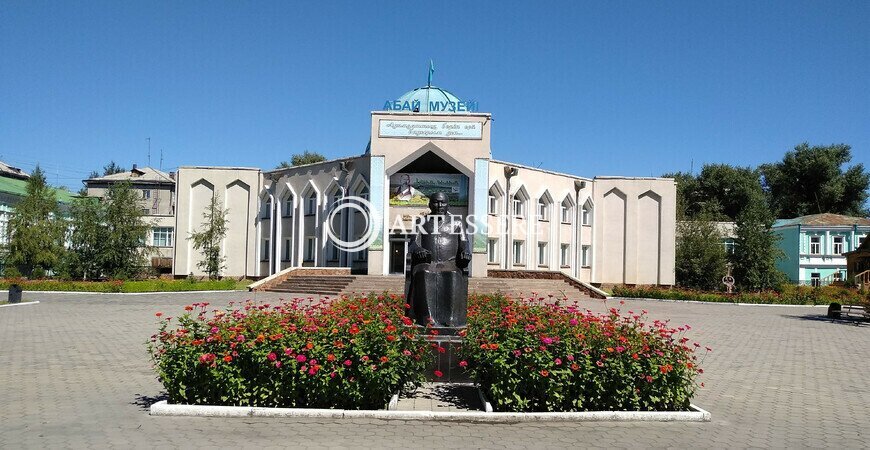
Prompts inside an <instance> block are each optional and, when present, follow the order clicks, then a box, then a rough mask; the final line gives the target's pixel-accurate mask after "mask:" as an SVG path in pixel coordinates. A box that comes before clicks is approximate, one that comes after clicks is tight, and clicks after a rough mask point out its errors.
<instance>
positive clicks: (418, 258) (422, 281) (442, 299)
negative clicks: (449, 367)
mask: <svg viewBox="0 0 870 450" xmlns="http://www.w3.org/2000/svg"><path fill="white" fill-rule="evenodd" d="M429 209H430V210H431V212H430V213H429V214H428V215H426V216H425V217H424V221H423V223H422V226H421V227H418V228H417V231H418V234H415V235H413V236H411V242H410V246H409V248H408V251H409V252H410V253H411V269H410V270H409V271H408V274H407V283H406V284H407V288H406V289H407V292H406V297H405V298H406V300H407V302H408V304H409V305H410V309H409V311H408V312H407V313H408V316H409V317H410V318H412V319H414V322H416V323H417V324H418V325H422V326H425V325H427V324H428V323H429V321H430V319H431V321H432V326H434V327H438V328H461V327H464V326H465V320H466V314H467V303H468V277H467V276H466V275H465V273H464V272H463V269H465V268H466V267H468V263H469V262H471V252H470V251H469V249H468V238H467V235H466V231H465V224H464V222H463V221H462V219H461V218H460V217H458V216H452V215H450V213H449V212H448V211H447V195H446V194H444V193H443V192H438V193H436V194H433V195H432V196H431V197H429Z"/></svg>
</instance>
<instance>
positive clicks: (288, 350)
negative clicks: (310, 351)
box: [284, 348, 293, 356]
mask: <svg viewBox="0 0 870 450" xmlns="http://www.w3.org/2000/svg"><path fill="white" fill-rule="evenodd" d="M292 353H293V349H292V348H285V349H284V354H285V355H287V356H290V355H291V354H292Z"/></svg>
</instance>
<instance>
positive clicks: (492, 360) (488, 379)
mask: <svg viewBox="0 0 870 450" xmlns="http://www.w3.org/2000/svg"><path fill="white" fill-rule="evenodd" d="M644 314H645V312H642V313H638V314H635V313H633V312H632V311H629V312H628V315H626V316H622V315H620V313H619V311H618V310H616V309H611V310H610V312H609V313H608V314H605V315H595V314H592V313H590V312H582V311H580V310H577V309H576V307H567V308H566V307H559V306H554V305H541V304H532V303H526V302H521V301H516V300H510V299H505V298H504V297H501V296H473V297H471V298H470V299H469V309H468V329H467V335H466V341H465V343H464V345H463V347H462V353H461V354H462V356H463V357H464V358H466V360H464V361H461V362H460V365H462V366H466V365H467V367H468V368H469V370H470V371H471V374H472V376H473V377H474V379H475V380H476V381H477V382H478V383H479V384H480V386H481V389H483V390H484V392H485V393H486V395H487V396H488V397H489V399H490V401H491V402H492V404H493V406H494V408H495V409H496V410H498V411H599V410H601V411H622V410H632V411H663V410H686V409H688V408H689V401H690V400H691V398H692V396H693V395H694V393H695V389H696V384H695V379H696V376H697V375H698V374H700V373H702V372H703V371H702V370H701V369H700V368H699V366H698V361H697V360H696V356H695V355H694V349H695V347H693V346H690V345H688V339H687V338H685V337H683V333H684V332H685V331H686V330H688V329H689V327H688V326H686V327H680V328H676V329H674V328H670V327H669V326H668V325H667V324H666V323H663V322H659V321H655V322H652V323H647V322H646V318H645V317H644ZM697 345H698V344H695V346H697ZM708 351H709V349H708Z"/></svg>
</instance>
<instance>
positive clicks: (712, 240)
mask: <svg viewBox="0 0 870 450" xmlns="http://www.w3.org/2000/svg"><path fill="white" fill-rule="evenodd" d="M726 261H727V255H726V253H725V247H724V245H723V244H722V234H721V233H720V231H719V229H718V227H717V226H716V222H714V221H713V220H712V215H711V214H710V213H708V212H706V211H702V212H701V213H699V214H698V215H696V216H695V217H693V218H690V219H687V220H681V221H679V222H677V249H676V278H677V285H678V286H681V287H687V288H690V289H701V290H707V291H710V290H716V289H717V288H719V287H721V283H720V280H721V279H722V277H723V276H725V273H726Z"/></svg>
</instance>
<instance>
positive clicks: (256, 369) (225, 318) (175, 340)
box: [149, 295, 432, 409]
mask: <svg viewBox="0 0 870 450" xmlns="http://www.w3.org/2000/svg"><path fill="white" fill-rule="evenodd" d="M207 306H208V303H199V304H194V305H192V306H187V307H185V309H186V310H188V311H192V312H189V313H187V314H184V315H182V316H181V317H180V318H178V319H177V320H176V321H175V322H173V321H172V319H171V318H165V319H162V320H161V322H160V331H159V332H158V333H157V334H156V335H154V336H153V337H152V339H151V342H150V343H149V352H150V353H151V356H152V358H153V360H154V363H155V367H156V370H157V374H158V377H159V379H160V381H161V382H162V383H163V386H164V388H165V389H166V391H167V393H168V394H169V401H170V402H172V403H184V404H210V405H239V406H271V407H311V408H344V409H380V408H383V407H384V405H385V404H386V403H387V401H389V398H390V396H391V395H392V394H394V393H395V392H397V391H398V390H399V389H400V388H402V387H404V386H406V385H409V384H410V385H415V384H417V383H420V382H421V381H422V380H423V379H424V375H423V374H424V371H425V369H426V367H428V364H429V362H430V361H429V360H430V358H431V356H432V353H431V351H430V350H429V348H428V344H427V342H426V341H425V340H424V339H422V338H421V337H420V336H419V335H418V334H417V328H416V327H414V326H409V325H410V324H411V321H410V319H408V318H407V317H404V301H403V300H402V298H401V297H397V296H383V295H381V296H375V295H370V296H368V297H354V298H343V299H339V300H335V301H333V302H331V303H329V304H326V303H317V304H314V305H312V306H307V307H304V306H302V305H301V304H300V303H299V301H294V302H289V303H281V304H278V305H268V304H255V303H253V302H247V303H242V304H239V305H238V306H237V307H236V308H234V309H230V310H227V311H223V310H214V311H213V313H212V314H208V313H207V312H206V307H207ZM231 306H232V304H231ZM157 315H158V317H159V316H161V313H157ZM171 324H177V325H175V326H172V325H171Z"/></svg>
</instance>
